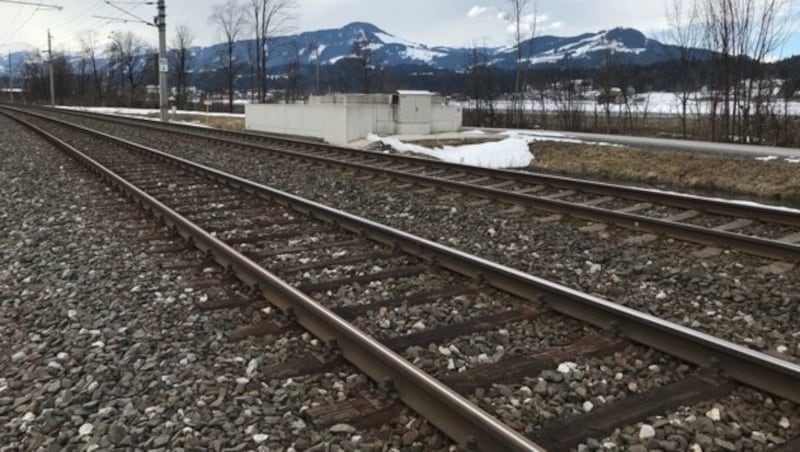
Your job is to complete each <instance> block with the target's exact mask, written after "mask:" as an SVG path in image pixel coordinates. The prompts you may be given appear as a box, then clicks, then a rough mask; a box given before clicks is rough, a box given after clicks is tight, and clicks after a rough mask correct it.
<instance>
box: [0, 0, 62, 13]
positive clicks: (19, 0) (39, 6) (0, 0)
mask: <svg viewBox="0 0 800 452" xmlns="http://www.w3.org/2000/svg"><path fill="white" fill-rule="evenodd" d="M0 3H14V4H16V5H26V6H35V7H37V9H43V8H44V9H56V10H59V11H61V10H62V9H64V7H63V6H59V5H48V4H45V3H38V2H37V3H34V2H24V1H22V0H0Z"/></svg>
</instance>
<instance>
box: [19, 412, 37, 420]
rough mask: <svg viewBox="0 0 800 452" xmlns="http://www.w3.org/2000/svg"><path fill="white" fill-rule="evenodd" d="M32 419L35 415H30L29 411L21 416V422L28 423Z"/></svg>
mask: <svg viewBox="0 0 800 452" xmlns="http://www.w3.org/2000/svg"><path fill="white" fill-rule="evenodd" d="M34 419H36V415H35V414H33V413H31V412H30V411H28V412H27V413H25V415H24V416H22V420H23V422H30V421H32V420H34Z"/></svg>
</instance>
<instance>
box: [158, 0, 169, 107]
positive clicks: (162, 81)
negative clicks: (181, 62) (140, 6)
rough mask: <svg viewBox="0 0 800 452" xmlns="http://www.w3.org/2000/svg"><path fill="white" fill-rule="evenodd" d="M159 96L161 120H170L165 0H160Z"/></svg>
mask: <svg viewBox="0 0 800 452" xmlns="http://www.w3.org/2000/svg"><path fill="white" fill-rule="evenodd" d="M156 25H157V26H158V97H159V106H160V109H161V121H163V122H167V121H169V116H168V114H167V107H168V104H167V88H168V87H167V72H168V71H169V60H168V59H167V6H166V5H165V0H158V17H157V18H156Z"/></svg>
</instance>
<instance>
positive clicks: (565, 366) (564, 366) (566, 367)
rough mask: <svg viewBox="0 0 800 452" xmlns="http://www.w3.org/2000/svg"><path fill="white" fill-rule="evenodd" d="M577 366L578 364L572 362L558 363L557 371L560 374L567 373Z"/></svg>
mask: <svg viewBox="0 0 800 452" xmlns="http://www.w3.org/2000/svg"><path fill="white" fill-rule="evenodd" d="M577 368H578V364H576V363H573V362H569V361H568V362H564V363H561V364H559V365H558V371H559V372H561V373H562V374H568V373H571V372H572V371H574V370H575V369H577Z"/></svg>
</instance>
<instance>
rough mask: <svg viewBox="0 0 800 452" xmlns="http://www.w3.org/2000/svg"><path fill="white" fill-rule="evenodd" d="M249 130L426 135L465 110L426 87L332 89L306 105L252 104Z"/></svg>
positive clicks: (448, 126)
mask: <svg viewBox="0 0 800 452" xmlns="http://www.w3.org/2000/svg"><path fill="white" fill-rule="evenodd" d="M245 113H246V127H247V129H248V130H254V131H260V132H269V133H277V134H284V135H294V136H302V137H310V138H318V139H322V140H325V141H327V142H328V143H331V144H336V145H346V144H348V143H351V142H353V141H357V140H361V139H364V138H366V136H367V135H369V134H370V133H375V134H378V135H381V136H387V135H427V134H431V133H445V132H455V131H459V130H461V125H462V119H463V111H462V109H461V107H460V106H457V105H448V104H447V102H446V101H445V99H444V98H443V97H441V96H437V95H434V94H433V93H430V92H427V91H397V92H396V93H395V94H330V95H326V96H312V97H311V98H310V99H309V101H308V103H304V104H251V105H247V106H246V108H245Z"/></svg>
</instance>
